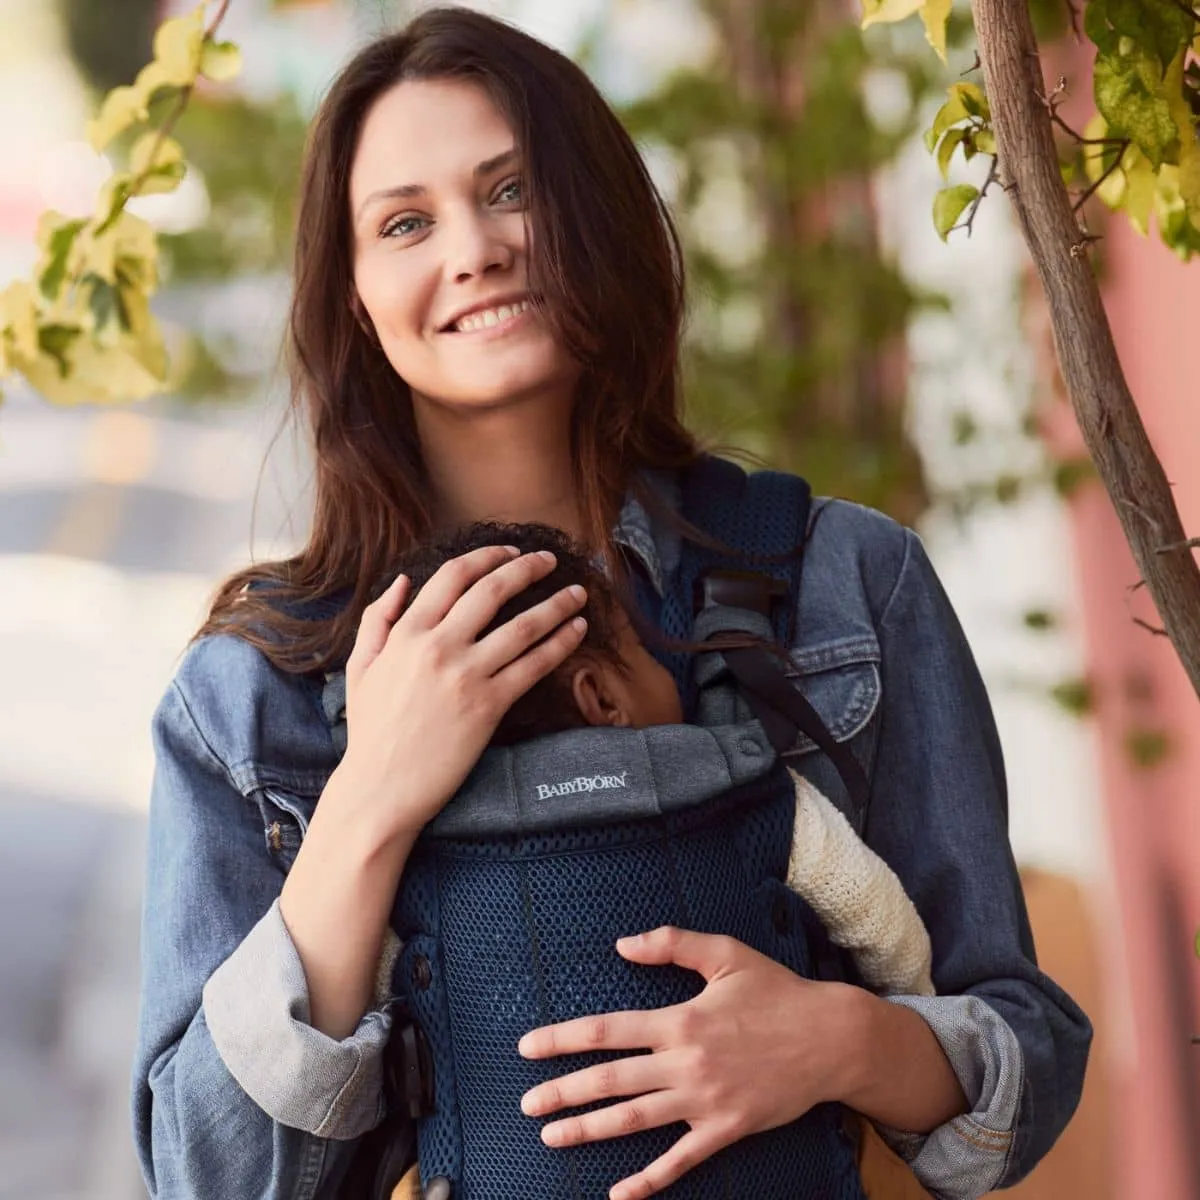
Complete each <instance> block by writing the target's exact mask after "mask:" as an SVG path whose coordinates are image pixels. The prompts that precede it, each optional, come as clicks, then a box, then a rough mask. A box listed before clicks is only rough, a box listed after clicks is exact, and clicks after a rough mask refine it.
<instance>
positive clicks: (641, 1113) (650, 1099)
mask: <svg viewBox="0 0 1200 1200" xmlns="http://www.w3.org/2000/svg"><path fill="white" fill-rule="evenodd" d="M682 1103H683V1100H682V1097H681V1096H680V1094H679V1093H678V1092H674V1091H671V1092H650V1093H648V1094H647V1095H644V1096H638V1097H637V1098H636V1099H633V1100H624V1101H622V1102H621V1103H620V1104H610V1105H609V1106H608V1107H607V1108H601V1109H598V1110H597V1111H596V1112H590V1113H583V1114H582V1115H580V1116H578V1117H567V1118H566V1119H565V1120H563V1121H554V1122H552V1123H551V1124H549V1125H546V1126H544V1127H543V1128H542V1141H543V1142H545V1143H546V1145H547V1146H578V1145H581V1144H582V1143H583V1142H604V1141H607V1140H608V1139H609V1138H617V1137H625V1136H626V1135H627V1134H630V1133H640V1132H641V1131H642V1130H643V1129H657V1128H658V1127H659V1126H660V1125H670V1124H671V1123H672V1122H673V1121H680V1120H683V1114H682V1113H681V1112H680V1106H681V1104H682Z"/></svg>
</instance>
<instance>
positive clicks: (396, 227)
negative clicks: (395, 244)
mask: <svg viewBox="0 0 1200 1200" xmlns="http://www.w3.org/2000/svg"><path fill="white" fill-rule="evenodd" d="M424 220H425V218H424V217H412V216H408V217H392V218H391V219H390V220H387V221H385V222H384V223H383V226H382V227H381V228H380V230H379V236H380V237H407V236H408V235H409V234H410V233H416V232H417V230H418V229H420V228H421V225H422V223H423V222H424Z"/></svg>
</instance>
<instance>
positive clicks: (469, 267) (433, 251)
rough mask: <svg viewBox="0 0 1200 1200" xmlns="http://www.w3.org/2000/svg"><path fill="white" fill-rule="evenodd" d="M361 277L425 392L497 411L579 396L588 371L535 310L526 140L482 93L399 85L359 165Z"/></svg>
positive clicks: (380, 321) (403, 366)
mask: <svg viewBox="0 0 1200 1200" xmlns="http://www.w3.org/2000/svg"><path fill="white" fill-rule="evenodd" d="M350 217H351V224H352V229H353V236H354V279H355V284H356V285H357V288H358V295H359V298H360V300H361V301H362V304H363V307H364V308H365V309H366V312H367V315H368V317H369V318H370V320H371V323H372V324H373V326H374V328H375V331H376V333H377V335H378V337H379V341H380V343H381V345H382V347H383V351H384V353H385V354H386V355H387V357H388V361H389V362H390V363H391V364H392V367H393V368H394V369H395V371H396V373H397V374H398V375H400V376H401V378H403V379H404V380H405V382H406V383H407V384H408V385H409V387H410V388H411V389H412V391H413V395H414V400H415V401H418V402H420V401H422V400H424V401H428V402H431V403H434V404H439V405H443V406H449V407H455V408H462V407H467V408H488V407H494V406H498V405H503V404H507V403H511V402H513V401H517V400H521V399H524V398H527V397H529V396H531V395H537V394H544V393H545V392H547V391H558V392H562V391H567V392H569V391H570V389H571V388H572V386H573V384H574V381H575V379H576V378H577V377H578V367H577V366H576V365H575V363H574V362H573V361H572V360H571V358H570V356H569V355H567V353H566V352H565V351H564V350H563V349H562V347H561V346H559V344H558V343H557V341H556V340H555V339H554V338H553V337H552V336H551V333H550V331H549V329H548V328H547V327H546V326H545V325H544V324H543V323H542V322H541V321H540V320H539V319H538V317H537V316H536V314H535V313H534V311H533V309H532V307H531V306H530V305H529V303H528V301H529V291H528V263H529V258H528V245H527V234H526V228H525V201H524V194H523V183H522V171H521V163H520V161H519V160H518V158H517V156H516V148H515V140H514V137H513V132H512V130H511V129H510V128H509V126H508V123H507V122H506V121H505V119H504V118H503V117H502V116H501V114H500V113H499V111H498V110H497V109H496V107H495V105H494V104H493V103H492V101H491V99H490V97H489V96H488V94H487V93H486V92H485V91H484V90H483V88H481V87H479V86H477V85H475V84H472V83H467V82H463V81H460V80H451V79H443V80H430V81H421V82H417V81H410V82H404V83H400V84H397V85H396V86H395V87H393V88H392V89H391V90H390V91H388V92H385V93H384V94H383V95H382V96H381V97H380V98H379V99H378V100H377V101H376V102H375V104H374V106H373V107H372V108H371V109H370V111H369V112H368V114H367V118H366V120H365V122H364V123H363V128H362V133H361V136H360V139H359V144H358V149H357V152H356V154H355V157H354V162H353V164H352V166H351V172H350Z"/></svg>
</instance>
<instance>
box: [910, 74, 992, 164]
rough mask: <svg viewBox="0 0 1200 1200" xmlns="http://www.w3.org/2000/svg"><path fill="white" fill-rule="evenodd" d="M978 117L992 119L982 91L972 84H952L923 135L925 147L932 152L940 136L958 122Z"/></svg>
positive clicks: (984, 119)
mask: <svg viewBox="0 0 1200 1200" xmlns="http://www.w3.org/2000/svg"><path fill="white" fill-rule="evenodd" d="M968 117H978V118H979V119H980V120H983V121H990V120H991V118H992V110H991V106H990V105H989V104H988V99H987V96H985V95H984V94H983V89H982V88H980V87H978V86H977V85H976V84H973V83H954V84H951V85H950V87H948V88H947V89H946V103H945V104H943V105H942V107H941V108H939V109H938V111H937V115H936V116H935V117H934V118H933V124H932V125H931V126H930V128H929V130H928V131H927V132H926V134H925V146H926V148H927V149H928V150H930V151H932V150H933V148H934V146H936V145H937V144H938V140H939V139H940V138H941V136H942V134H944V133H945V132H946V130H947V129H949V128H950V127H951V126H952V125H957V124H958V123H959V121H965V120H966V119H967V118H968Z"/></svg>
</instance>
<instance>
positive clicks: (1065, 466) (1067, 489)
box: [1052, 455, 1096, 500]
mask: <svg viewBox="0 0 1200 1200" xmlns="http://www.w3.org/2000/svg"><path fill="white" fill-rule="evenodd" d="M1095 478H1096V465H1095V463H1093V462H1092V460H1091V459H1090V458H1088V457H1087V456H1086V455H1080V456H1079V457H1077V458H1064V459H1062V460H1061V461H1060V462H1056V463H1055V464H1054V473H1053V478H1052V483H1053V485H1054V490H1055V491H1056V492H1057V493H1058V494H1059V495H1060V496H1061V497H1062V498H1063V499H1064V500H1066V499H1068V498H1069V497H1071V496H1073V495H1074V494H1075V493H1076V492H1077V491H1078V490H1079V488H1080V487H1081V486H1082V485H1083V484H1084V483H1086V482H1087V481H1088V480H1090V479H1095Z"/></svg>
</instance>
